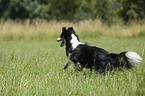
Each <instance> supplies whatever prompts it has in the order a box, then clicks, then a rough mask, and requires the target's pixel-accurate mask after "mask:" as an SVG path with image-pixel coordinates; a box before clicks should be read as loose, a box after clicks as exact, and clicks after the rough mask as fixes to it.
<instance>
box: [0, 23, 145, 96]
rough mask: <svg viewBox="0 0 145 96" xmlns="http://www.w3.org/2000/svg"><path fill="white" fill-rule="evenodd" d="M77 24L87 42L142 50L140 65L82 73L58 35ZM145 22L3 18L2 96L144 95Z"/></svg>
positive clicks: (111, 48) (116, 50)
mask: <svg viewBox="0 0 145 96" xmlns="http://www.w3.org/2000/svg"><path fill="white" fill-rule="evenodd" d="M63 26H74V29H75V31H76V33H77V34H78V35H79V37H80V40H81V42H84V43H85V42H87V43H89V44H91V45H95V46H98V47H101V48H104V49H106V50H108V51H109V52H114V53H119V52H122V51H134V52H137V53H138V54H139V55H140V56H141V57H142V58H143V61H142V62H141V63H140V64H139V66H138V67H136V68H133V69H129V70H127V69H124V70H122V71H119V70H118V71H113V72H108V73H107V74H106V75H100V74H97V73H95V72H92V73H91V72H90V71H89V70H87V69H86V70H83V71H82V72H77V71H75V70H74V69H73V67H72V66H70V67H69V68H67V69H66V70H63V66H64V64H65V62H66V61H67V58H66V56H65V47H64V48H61V47H60V43H58V42H56V38H57V37H59V35H60V33H61V27H63ZM144 51H145V26H144V23H143V22H135V23H134V22H131V23H129V24H123V23H122V22H119V23H116V24H113V25H111V26H108V25H107V24H105V23H102V22H101V21H100V20H95V21H91V20H86V21H81V22H78V23H77V22H73V23H70V22H56V21H52V22H46V21H41V22H33V23H31V24H30V21H29V20H27V21H25V22H14V21H6V22H4V21H1V23H0V96H144V95H145V60H144V58H145V52H144Z"/></svg>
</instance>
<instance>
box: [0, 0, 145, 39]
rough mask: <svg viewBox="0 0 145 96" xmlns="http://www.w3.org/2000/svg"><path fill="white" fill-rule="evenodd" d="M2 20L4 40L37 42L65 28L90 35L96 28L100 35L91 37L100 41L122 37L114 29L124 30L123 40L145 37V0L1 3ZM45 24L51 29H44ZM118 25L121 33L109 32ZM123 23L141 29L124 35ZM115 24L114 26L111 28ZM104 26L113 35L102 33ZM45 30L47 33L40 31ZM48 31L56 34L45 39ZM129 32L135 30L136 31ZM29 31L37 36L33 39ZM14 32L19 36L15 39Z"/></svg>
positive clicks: (20, 0) (19, 0)
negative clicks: (69, 27) (128, 37)
mask: <svg viewBox="0 0 145 96" xmlns="http://www.w3.org/2000/svg"><path fill="white" fill-rule="evenodd" d="M0 18H1V19H0V27H1V29H0V31H1V36H0V37H1V39H2V40H3V39H5V40H8V39H34V37H35V39H36V37H37V38H38V37H39V36H40V39H42V37H43V36H44V37H46V38H51V37H55V36H56V35H58V34H57V32H56V31H57V30H59V29H60V28H61V27H62V26H70V25H73V26H76V29H77V30H79V31H80V32H81V31H86V32H88V31H90V32H91V31H93V30H92V28H93V29H94V31H95V32H96V31H98V34H97V35H94V34H93V35H92V36H98V37H101V38H104V37H110V36H113V37H120V35H117V34H118V33H114V32H113V33H112V34H111V32H112V31H113V30H115V31H119V32H120V30H121V32H123V36H122V35H121V37H124V36H143V35H144V34H145V33H144V32H145V28H144V27H143V26H142V25H143V24H144V18H145V0H0ZM58 22H59V23H58ZM38 23H39V24H38ZM29 24H30V25H29ZM46 24H47V25H48V26H49V27H44V26H46ZM94 24H97V25H94ZM116 24H117V25H118V27H120V26H122V27H120V29H118V30H117V29H112V30H110V29H109V28H118V27H117V25H116ZM124 24H127V25H128V26H127V27H128V28H129V27H130V26H133V27H132V28H134V27H135V26H137V27H136V28H140V30H139V29H136V28H135V29H136V30H137V31H136V32H133V33H130V32H129V34H128V35H125V31H126V30H127V29H126V27H124ZM129 24H133V25H129ZM41 25H42V26H43V27H41ZM113 25H114V27H112V26H113ZM15 26H17V27H15ZM18 26H19V28H20V27H21V29H19V28H18ZM23 26H25V27H23ZM30 26H31V27H30ZM92 26H93V27H92ZM102 26H104V27H103V28H106V29H107V28H108V29H107V30H110V31H109V32H110V33H105V34H104V31H105V30H103V31H102V29H99V28H100V27H102ZM33 27H34V29H35V31H36V32H34V33H33V32H32V30H30V29H31V28H32V29H33ZM36 27H37V28H36ZM51 27H52V28H51ZM47 28H49V29H47ZM6 29H10V30H6ZM16 29H17V30H16ZM36 29H38V30H36ZM56 29H57V30H56ZM95 29H96V30H95ZM42 30H43V31H45V32H41V31H42ZM47 30H49V32H53V33H54V34H52V35H51V36H45V35H48V34H49V33H48V32H47ZM122 30H123V31H122ZM124 30H125V31H124ZM130 30H131V31H132V30H134V29H130ZM10 31H11V32H10ZM13 31H14V32H13ZM17 31H18V32H17ZM23 31H25V32H23ZM26 31H27V32H26ZM37 31H40V32H37ZM54 31H55V32H54ZM59 31H60V30H59ZM19 32H21V34H19ZM29 32H31V33H32V34H33V35H34V36H31V34H30V33H29ZM126 32H128V31H126ZM7 33H11V34H7ZM13 33H15V35H16V36H13ZM28 33H29V34H28ZM84 34H85V32H84ZM90 34H92V33H90ZM107 34H111V35H107ZM126 34H127V33H126ZM2 35H3V36H2ZM5 35H6V36H5ZM17 35H18V36H17ZM25 35H26V36H25ZM35 35H36V36H35ZM37 35H39V36H37ZM49 35H50V34H49ZM29 36H30V37H29ZM26 37H27V38H26Z"/></svg>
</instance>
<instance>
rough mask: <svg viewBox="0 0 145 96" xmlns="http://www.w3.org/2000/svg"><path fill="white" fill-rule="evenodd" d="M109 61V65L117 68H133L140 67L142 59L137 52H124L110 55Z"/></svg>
mask: <svg viewBox="0 0 145 96" xmlns="http://www.w3.org/2000/svg"><path fill="white" fill-rule="evenodd" d="M108 61H109V64H111V66H112V67H115V68H120V67H126V68H132V67H135V66H138V64H140V62H141V61H142V58H141V57H140V56H139V55H138V54H137V53H136V52H122V53H120V54H115V53H111V54H109V55H108Z"/></svg>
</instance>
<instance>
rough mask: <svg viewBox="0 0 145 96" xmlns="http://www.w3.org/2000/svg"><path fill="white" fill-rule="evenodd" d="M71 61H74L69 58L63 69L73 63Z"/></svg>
mask: <svg viewBox="0 0 145 96" xmlns="http://www.w3.org/2000/svg"><path fill="white" fill-rule="evenodd" d="M71 63H72V62H71V61H70V60H69V59H68V60H67V61H66V63H65V65H64V67H63V69H64V70H65V69H66V68H67V67H68V66H70V65H71Z"/></svg>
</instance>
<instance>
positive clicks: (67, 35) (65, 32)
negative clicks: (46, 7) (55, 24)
mask: <svg viewBox="0 0 145 96" xmlns="http://www.w3.org/2000/svg"><path fill="white" fill-rule="evenodd" d="M71 34H75V31H74V29H73V27H68V29H66V27H62V33H61V35H60V37H59V38H57V40H56V41H57V42H61V45H60V46H61V47H63V46H64V45H65V42H66V40H69V41H70V40H71Z"/></svg>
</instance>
